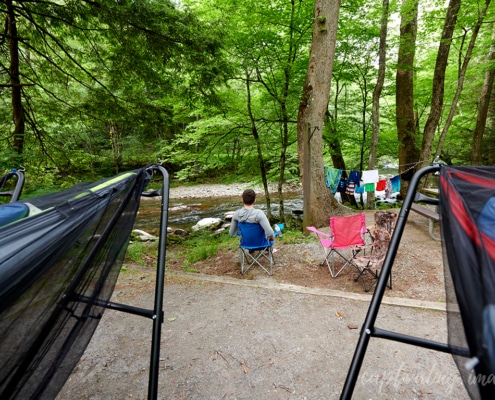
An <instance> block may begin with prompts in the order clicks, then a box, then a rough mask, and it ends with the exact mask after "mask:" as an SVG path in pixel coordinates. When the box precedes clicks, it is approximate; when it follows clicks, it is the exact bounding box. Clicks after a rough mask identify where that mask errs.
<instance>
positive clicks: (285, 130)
mask: <svg viewBox="0 0 495 400" xmlns="http://www.w3.org/2000/svg"><path fill="white" fill-rule="evenodd" d="M294 13H295V2H294V0H292V1H291V19H290V25H289V50H288V52H287V62H286V65H285V67H284V86H283V91H282V98H281V99H280V100H279V103H280V111H281V114H282V138H281V139H282V140H281V142H282V148H281V150H280V158H279V159H280V174H279V177H278V199H279V216H280V222H284V221H285V207H284V192H283V185H284V181H285V162H286V160H287V148H288V147H289V113H288V111H287V98H288V97H289V86H290V82H291V74H290V71H291V67H292V65H293V64H294V61H295V58H296V57H295V51H296V50H295V48H294V43H293V41H294Z"/></svg>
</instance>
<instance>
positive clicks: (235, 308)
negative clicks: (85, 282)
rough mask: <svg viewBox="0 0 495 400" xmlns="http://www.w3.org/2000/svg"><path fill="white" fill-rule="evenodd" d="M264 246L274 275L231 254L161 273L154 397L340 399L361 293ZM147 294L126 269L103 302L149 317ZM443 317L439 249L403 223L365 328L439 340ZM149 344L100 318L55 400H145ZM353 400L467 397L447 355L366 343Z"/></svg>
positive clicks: (344, 279)
mask: <svg viewBox="0 0 495 400" xmlns="http://www.w3.org/2000/svg"><path fill="white" fill-rule="evenodd" d="M238 186H239V187H237V186H233V185H229V186H222V185H205V186H199V187H194V188H186V187H184V188H173V189H172V190H171V193H170V196H171V198H184V197H198V198H200V197H201V196H205V197H207V196H226V195H232V194H236V193H240V192H242V189H243V187H241V186H240V185H238ZM366 214H367V222H368V224H369V225H372V224H373V213H372V212H367V213H366ZM436 229H438V227H436ZM437 233H438V231H437ZM275 248H276V250H277V252H276V253H275V260H276V264H275V267H274V273H273V276H268V275H267V274H265V273H263V272H262V271H260V270H253V271H252V272H249V273H248V274H246V275H241V274H240V267H239V262H238V254H237V253H236V252H234V251H233V252H231V253H229V252H225V253H223V254H222V255H219V256H218V257H216V258H215V259H213V260H211V259H210V260H208V261H205V262H202V263H200V264H197V265H195V267H196V268H197V269H198V270H199V271H200V273H197V274H186V273H184V272H183V271H182V269H181V266H180V265H171V266H170V267H169V268H168V270H167V277H166V288H165V298H164V312H165V321H164V325H163V329H162V349H161V357H160V377H159V391H158V398H159V399H308V400H309V399H338V398H339V396H340V393H341V390H342V387H343V385H344V382H345V378H346V374H347V372H348V368H349V365H350V363H351V360H352V355H353V353H354V350H355V347H356V344H357V341H358V338H359V331H360V329H359V328H360V326H361V324H362V323H363V321H364V319H365V316H366V312H367V310H368V305H369V301H370V298H371V295H370V294H367V293H364V292H363V290H362V287H361V286H360V284H359V283H358V282H354V280H353V276H354V273H353V271H352V270H351V269H346V270H345V271H344V273H342V274H341V275H340V276H339V277H337V278H336V279H332V278H331V277H330V275H329V272H328V269H327V268H326V267H321V266H320V265H319V262H320V261H321V258H322V257H321V249H320V248H319V244H318V243H316V242H309V243H302V244H287V243H284V240H283V238H282V239H280V240H277V242H276V245H275ZM153 293H154V270H153V268H146V267H138V266H129V267H128V269H127V270H126V271H123V272H122V273H121V276H120V278H119V281H118V283H117V286H116V289H115V291H114V295H113V298H112V300H113V301H116V302H120V303H127V304H132V305H135V306H138V307H145V308H152V304H153ZM444 309H445V292H444V284H443V264H442V251H441V244H440V242H438V241H435V240H433V239H432V238H431V237H430V235H429V233H428V221H427V219H426V218H424V217H422V216H419V215H417V214H414V213H411V215H410V218H409V219H408V222H407V224H406V228H405V230H404V234H403V237H402V240H401V244H400V246H399V250H398V254H397V257H396V261H395V264H394V267H393V289H392V290H388V289H387V291H386V293H385V298H384V301H383V306H382V307H381V309H380V313H379V315H378V319H377V322H376V325H377V326H378V327H380V328H383V329H390V330H393V331H396V332H401V333H406V334H409V335H414V336H420V337H423V338H427V339H431V340H436V341H440V342H445V341H446V340H447V328H446V316H445V312H444ZM150 345H151V321H149V320H146V319H144V318H140V317H136V316H133V315H130V314H124V313H119V312H116V311H112V310H109V311H107V312H106V313H105V315H104V316H103V319H102V321H101V322H100V325H99V327H98V329H97V331H96V333H95V335H94V337H93V339H92V341H91V343H90V345H89V346H88V348H87V350H86V352H85V354H84V355H83V356H82V358H81V360H80V362H79V364H78V365H77V367H76V368H75V370H74V371H73V373H72V375H71V377H70V378H69V380H68V382H67V383H66V385H65V387H64V388H63V389H62V391H61V392H60V393H59V396H58V399H59V400H61V399H81V400H82V399H102V400H103V399H105V400H106V399H145V398H147V388H148V375H149V374H148V367H149V358H150V355H149V354H150ZM353 398H355V399H399V398H400V399H468V398H469V397H468V395H467V392H466V390H465V389H464V387H463V384H462V381H461V378H460V376H459V372H458V371H457V367H456V366H455V364H454V362H453V360H452V357H451V356H450V355H447V354H443V353H440V352H435V351H431V350H426V349H421V348H418V347H414V346H410V345H406V344H401V343H396V342H392V341H385V340H383V339H377V338H372V339H371V340H370V343H369V346H368V350H367V353H366V357H365V359H364V362H363V365H362V368H361V372H360V375H359V378H358V381H357V383H356V386H355V388H354V397H353Z"/></svg>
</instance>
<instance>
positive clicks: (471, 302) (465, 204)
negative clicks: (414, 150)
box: [340, 164, 495, 400]
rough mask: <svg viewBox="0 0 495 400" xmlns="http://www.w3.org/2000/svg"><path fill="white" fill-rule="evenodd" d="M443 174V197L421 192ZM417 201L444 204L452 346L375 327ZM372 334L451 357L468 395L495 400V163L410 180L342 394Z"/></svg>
mask: <svg viewBox="0 0 495 400" xmlns="http://www.w3.org/2000/svg"><path fill="white" fill-rule="evenodd" d="M431 173H439V175H440V178H439V198H438V199H433V198H429V197H426V196H422V195H420V194H419V193H416V190H417V188H418V185H419V182H420V179H421V178H422V177H423V176H425V175H427V174H431ZM415 201H421V202H423V203H429V204H436V205H438V206H439V208H440V226H441V234H442V248H443V260H444V270H445V273H444V275H445V287H446V295H447V299H446V300H447V323H448V343H438V342H435V341H430V340H426V339H422V338H418V337H412V336H408V335H405V334H402V333H397V332H392V331H388V330H384V329H380V328H378V327H376V326H375V322H376V318H377V315H378V311H379V309H380V305H381V302H382V298H383V295H384V292H385V288H386V285H387V280H388V277H389V276H390V273H391V269H392V265H393V262H394V259H395V256H396V254H397V248H398V246H399V243H400V240H401V236H402V233H403V231H404V228H405V224H406V220H407V217H408V215H409V211H410V210H411V206H412V204H413V203H414V202H415ZM371 338H382V339H389V340H394V341H398V342H402V343H406V344H410V345H414V346H419V347H423V348H427V349H431V350H437V351H442V352H445V353H450V354H452V355H453V357H454V360H455V362H456V364H457V367H458V369H459V372H460V374H461V377H462V379H463V382H464V386H465V387H466V389H467V391H468V393H469V395H470V397H471V398H473V399H487V400H488V399H494V398H495V167H449V166H445V165H439V164H436V165H432V166H429V167H426V168H423V169H421V170H420V171H418V172H417V173H416V174H415V175H414V176H413V178H412V180H411V182H410V184H409V188H408V192H407V195H406V198H405V199H404V203H403V205H402V208H401V210H400V213H399V218H398V222H397V226H396V229H395V231H394V233H393V235H392V240H391V243H390V247H389V250H388V252H387V256H386V258H385V261H384V263H383V267H382V272H381V275H380V277H379V280H378V283H377V286H376V289H375V292H374V294H373V297H372V300H371V303H370V306H369V309H368V313H367V315H366V318H365V321H364V323H363V326H362V328H361V332H360V336H359V341H358V343H357V346H356V349H355V352H354V356H353V359H352V362H351V365H350V367H349V371H348V374H347V378H346V381H345V384H344V387H343V390H342V393H341V397H340V398H341V399H350V398H351V397H352V394H353V390H354V387H355V385H356V382H357V380H358V377H359V371H360V368H361V365H362V363H363V360H364V356H365V353H366V349H367V346H368V343H369V341H370V340H371Z"/></svg>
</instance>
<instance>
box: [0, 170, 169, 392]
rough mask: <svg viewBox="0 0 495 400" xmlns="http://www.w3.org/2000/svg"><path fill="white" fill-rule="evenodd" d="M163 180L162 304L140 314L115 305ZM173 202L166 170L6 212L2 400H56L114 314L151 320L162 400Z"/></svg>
mask: <svg viewBox="0 0 495 400" xmlns="http://www.w3.org/2000/svg"><path fill="white" fill-rule="evenodd" d="M155 174H156V175H161V176H162V189H161V190H160V194H161V195H162V203H161V217H160V238H159V244H158V246H159V251H158V261H157V273H156V286H155V299H154V304H153V307H152V308H150V309H141V308H137V307H133V306H130V305H125V304H117V303H113V302H110V297H111V295H112V292H113V289H114V287H115V284H116V281H117V278H118V275H119V272H120V269H121V266H122V262H123V259H124V256H125V252H126V249H127V245H128V243H129V239H130V235H131V231H132V228H133V225H134V220H135V217H136V214H137V211H138V208H139V204H140V198H141V195H142V193H143V191H144V189H145V187H146V185H147V184H148V182H149V181H150V179H151V177H152V176H153V175H155ZM168 196H169V177H168V173H167V171H166V170H165V169H164V168H163V167H162V166H160V165H148V166H146V167H143V168H141V169H137V170H134V171H129V172H125V173H122V174H119V175H117V176H115V177H112V178H108V179H103V180H100V181H97V182H94V183H90V184H81V185H76V186H74V187H72V188H70V189H68V190H66V191H63V192H60V193H54V194H49V195H45V196H39V197H35V198H31V199H26V200H21V201H14V202H10V203H8V204H4V205H1V206H0V217H2V216H3V217H2V218H0V221H1V225H0V398H1V399H5V400H6V399H22V400H24V399H53V398H55V397H56V396H57V394H58V392H59V391H60V389H61V388H62V387H63V385H64V383H65V381H66V380H67V378H68V377H69V375H70V373H71V372H72V370H73V368H74V367H75V365H76V364H77V362H78V361H79V358H80V357H81V355H82V354H83V352H84V350H85V349H86V346H87V344H88V343H89V341H90V339H91V337H92V335H93V333H94V332H95V330H96V327H97V326H98V322H99V321H100V319H101V317H102V315H103V312H104V311H105V309H107V308H110V309H114V310H119V311H123V312H127V313H131V314H135V315H139V316H143V317H146V318H149V319H151V321H152V324H153V329H152V337H151V352H150V370H149V385H148V398H149V399H156V398H157V393H158V373H159V359H160V339H161V326H162V323H163V294H164V281H165V255H166V231H167V218H168ZM19 210H20V211H22V212H21V213H19ZM9 213H11V214H9ZM9 215H10V216H12V220H11V221H8V218H9Z"/></svg>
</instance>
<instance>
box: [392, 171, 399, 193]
mask: <svg viewBox="0 0 495 400" xmlns="http://www.w3.org/2000/svg"><path fill="white" fill-rule="evenodd" d="M390 182H391V183H392V193H395V192H400V175H396V176H394V177H393V178H390Z"/></svg>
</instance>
